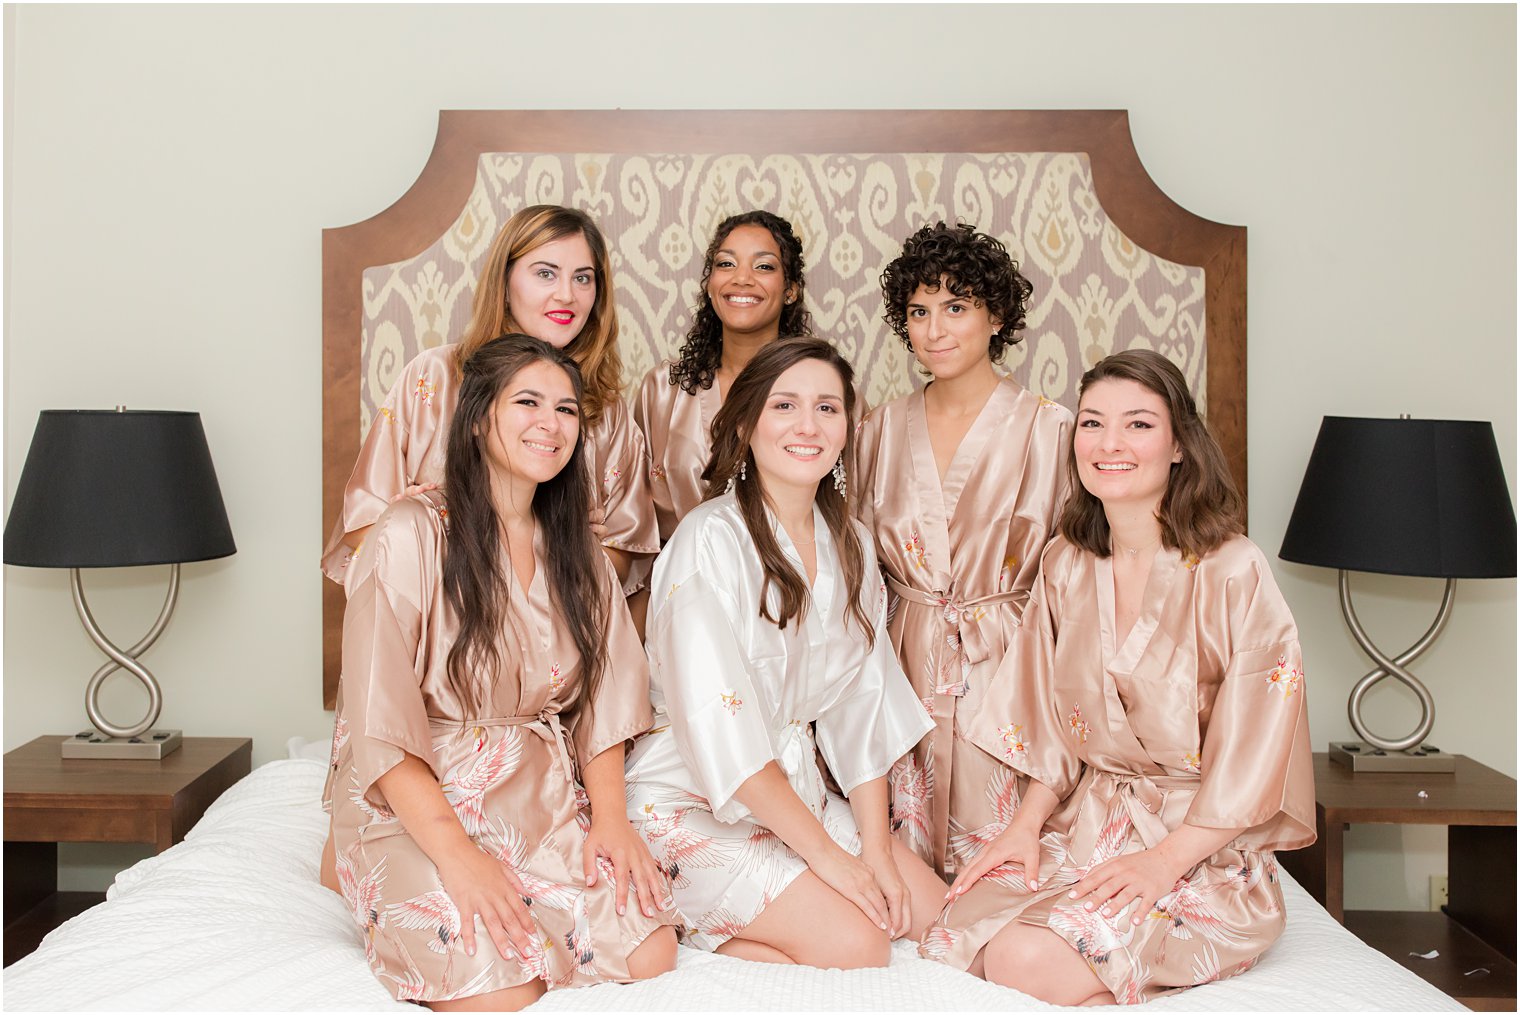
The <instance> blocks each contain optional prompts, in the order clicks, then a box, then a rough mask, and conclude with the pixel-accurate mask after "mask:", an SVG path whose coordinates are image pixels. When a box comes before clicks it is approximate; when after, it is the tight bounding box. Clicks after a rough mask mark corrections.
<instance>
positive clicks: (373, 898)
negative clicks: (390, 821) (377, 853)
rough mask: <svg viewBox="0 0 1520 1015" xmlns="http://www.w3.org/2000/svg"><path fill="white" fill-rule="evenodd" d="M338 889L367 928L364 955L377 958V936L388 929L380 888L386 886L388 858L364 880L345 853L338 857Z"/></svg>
mask: <svg viewBox="0 0 1520 1015" xmlns="http://www.w3.org/2000/svg"><path fill="white" fill-rule="evenodd" d="M337 861H338V862H337V868H338V887H339V888H340V889H342V891H343V898H344V900H345V901H347V902H348V907H349V909H351V910H353V914H354V919H355V920H356V921H358V923H359V926H361V927H363V928H364V955H365V957H366V958H369V959H373V958H374V957H375V932H376V931H377V930H380V929H381V928H383V927H384V926H385V914H384V913H382V912H381V911H380V887H381V886H382V885H384V884H385V857H381V858H380V862H379V863H377V864H375V869H374V870H372V871H370V872H369V873H368V874H366V875H364V877H362V878H361V877H359V876H358V872H357V871H355V870H354V864H353V861H352V860H350V859H349V858H348V857H347V856H344V855H343V854H342V853H339V854H338V857H337Z"/></svg>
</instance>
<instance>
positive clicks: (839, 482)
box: [834, 454, 849, 497]
mask: <svg viewBox="0 0 1520 1015" xmlns="http://www.w3.org/2000/svg"><path fill="white" fill-rule="evenodd" d="M845 480H846V476H845V471H844V455H843V454H841V455H840V456H839V459H838V460H837V461H836V462H834V489H835V490H838V491H839V496H841V497H843V496H845V491H846V490H848V489H849V484H848V483H847V482H846V481H845Z"/></svg>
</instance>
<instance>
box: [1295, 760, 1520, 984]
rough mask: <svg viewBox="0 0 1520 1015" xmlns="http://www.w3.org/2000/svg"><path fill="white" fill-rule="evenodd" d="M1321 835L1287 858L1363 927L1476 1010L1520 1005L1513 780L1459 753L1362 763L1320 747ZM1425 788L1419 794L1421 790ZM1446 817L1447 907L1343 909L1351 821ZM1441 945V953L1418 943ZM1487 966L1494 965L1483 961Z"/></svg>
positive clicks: (1318, 893)
mask: <svg viewBox="0 0 1520 1015" xmlns="http://www.w3.org/2000/svg"><path fill="white" fill-rule="evenodd" d="M1314 789H1315V798H1316V799H1315V803H1316V806H1315V811H1316V817H1317V824H1318V826H1319V829H1318V830H1319V840H1318V841H1317V842H1315V844H1314V845H1312V846H1310V847H1308V848H1307V849H1301V850H1297V851H1295V852H1292V853H1279V854H1278V859H1279V860H1281V861H1282V864H1283V866H1284V867H1286V868H1287V870H1288V872H1289V873H1290V874H1292V875H1293V877H1294V878H1296V879H1297V880H1298V882H1299V884H1301V885H1303V886H1304V888H1305V889H1307V890H1308V892H1309V894H1310V895H1313V896H1314V898H1315V899H1316V900H1318V901H1319V903H1320V904H1321V905H1322V906H1324V907H1325V908H1326V909H1327V910H1329V911H1330V915H1331V916H1333V917H1335V918H1336V919H1337V920H1339V921H1341V923H1343V924H1345V926H1346V929H1348V930H1350V931H1351V932H1352V933H1354V934H1355V935H1356V936H1357V937H1359V938H1361V939H1362V940H1363V941H1365V942H1366V943H1367V944H1369V945H1371V946H1372V947H1374V948H1376V949H1377V950H1378V951H1380V952H1382V953H1383V954H1384V955H1387V956H1388V957H1389V958H1391V959H1393V960H1394V961H1395V962H1397V963H1398V964H1399V965H1401V966H1403V967H1404V968H1406V969H1408V970H1410V971H1411V972H1413V973H1415V974H1416V975H1418V976H1420V977H1421V978H1423V979H1424V980H1426V981H1427V982H1429V983H1431V984H1433V985H1434V986H1436V987H1438V988H1440V989H1441V990H1444V991H1445V992H1446V993H1448V994H1450V995H1452V996H1453V997H1455V998H1456V999H1457V1000H1459V1001H1461V1002H1462V1003H1463V1004H1465V1005H1467V1006H1468V1007H1469V1008H1473V1009H1475V1010H1478V1011H1506V1010H1508V1011H1513V1010H1514V1009H1515V780H1513V779H1511V778H1510V777H1509V776H1507V775H1503V774H1501V773H1499V772H1496V771H1494V770H1493V769H1491V768H1489V767H1487V766H1486V765H1480V764H1478V763H1477V762H1476V761H1473V760H1472V759H1471V758H1466V757H1462V756H1461V755H1458V756H1457V759H1456V771H1455V772H1435V773H1429V774H1426V773H1417V772H1355V773H1353V772H1352V771H1351V770H1350V769H1349V768H1346V767H1344V766H1341V765H1336V764H1333V763H1331V761H1330V758H1329V755H1327V754H1316V755H1315V756H1314ZM1422 792H1423V793H1424V794H1425V795H1424V796H1421V795H1420V794H1421V793H1422ZM1364 823H1371V824H1388V825H1445V826H1447V861H1446V862H1447V871H1448V884H1449V892H1448V899H1449V901H1448V903H1447V905H1446V906H1445V907H1444V909H1443V910H1442V912H1439V913H1426V912H1383V911H1378V910H1364V911H1360V912H1349V913H1348V912H1346V911H1345V882H1344V868H1343V864H1344V860H1345V854H1344V845H1345V831H1346V826H1347V825H1350V824H1364ZM1432 948H1434V949H1436V950H1438V951H1439V952H1440V953H1441V954H1440V957H1439V958H1436V959H1420V958H1415V957H1413V956H1411V955H1410V954H1409V953H1410V952H1422V953H1423V952H1426V951H1428V950H1429V949H1432ZM1483 969H1486V970H1488V971H1487V972H1486V973H1482V972H1475V970H1483Z"/></svg>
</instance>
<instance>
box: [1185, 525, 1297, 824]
mask: <svg viewBox="0 0 1520 1015" xmlns="http://www.w3.org/2000/svg"><path fill="white" fill-rule="evenodd" d="M1221 550H1223V551H1229V553H1230V556H1231V557H1233V558H1239V559H1238V561H1228V562H1226V561H1221V563H1228V564H1229V565H1230V566H1228V567H1227V569H1226V571H1227V576H1226V577H1225V578H1224V589H1223V595H1222V596H1213V598H1215V599H1216V600H1222V603H1223V609H1222V610H1221V614H1222V616H1221V619H1222V620H1224V619H1227V622H1228V624H1229V641H1228V649H1229V655H1228V662H1227V664H1226V666H1225V670H1224V674H1223V676H1222V677H1221V678H1220V680H1219V682H1218V684H1217V686H1214V687H1212V688H1211V687H1207V686H1206V685H1205V682H1204V680H1203V679H1202V677H1203V674H1202V673H1200V675H1199V676H1200V680H1199V711H1200V714H1199V723H1200V725H1204V724H1206V729H1205V731H1204V733H1203V751H1202V755H1203V756H1202V766H1203V772H1202V785H1201V786H1200V788H1199V790H1198V794H1197V796H1196V797H1194V799H1193V803H1192V806H1191V807H1190V808H1189V810H1188V814H1187V818H1186V820H1187V822H1188V823H1189V824H1192V825H1201V826H1203V827H1206V828H1242V829H1246V831H1244V832H1242V833H1241V835H1240V836H1238V837H1237V838H1236V840H1235V844H1236V846H1237V847H1239V848H1243V849H1257V850H1279V849H1298V848H1300V847H1303V846H1307V845H1309V844H1310V843H1311V842H1313V841H1314V838H1315V828H1314V768H1313V759H1312V757H1311V748H1310V745H1309V709H1308V704H1307V702H1306V701H1305V691H1304V671H1303V662H1302V655H1301V653H1300V650H1299V644H1298V629H1297V627H1296V625H1295V624H1294V622H1293V614H1292V613H1291V612H1289V610H1288V604H1287V603H1286V602H1285V601H1284V600H1283V597H1282V593H1281V592H1279V591H1278V588H1277V583H1276V581H1274V580H1273V578H1272V572H1271V569H1270V567H1269V566H1268V564H1267V561H1266V559H1265V558H1264V557H1263V556H1262V554H1261V551H1260V550H1258V549H1257V548H1256V547H1255V545H1254V544H1252V543H1250V542H1249V541H1248V540H1246V539H1244V538H1238V539H1236V540H1232V541H1231V543H1229V544H1226V546H1225V547H1223V548H1221ZM1210 563H1212V562H1211V561H1208V560H1205V562H1204V566H1205V567H1207V566H1208V564H1210ZM1211 584H1212V583H1211ZM1201 591H1205V592H1207V593H1210V594H1212V593H1213V589H1212V588H1211V589H1209V590H1201ZM1210 690H1212V691H1213V696H1212V701H1209V700H1208V692H1209V691H1210Z"/></svg>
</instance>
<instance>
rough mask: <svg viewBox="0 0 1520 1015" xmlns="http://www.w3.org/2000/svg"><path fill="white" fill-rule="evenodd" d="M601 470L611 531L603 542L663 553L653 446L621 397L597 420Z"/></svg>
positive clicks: (600, 492)
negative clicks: (651, 479)
mask: <svg viewBox="0 0 1520 1015" xmlns="http://www.w3.org/2000/svg"><path fill="white" fill-rule="evenodd" d="M596 440H597V444H598V447H597V453H596V456H595V460H596V461H597V463H598V464H599V465H600V475H597V476H596V477H594V479H595V483H596V487H595V489H596V490H597V491H598V495H599V497H600V498H601V504H602V510H603V512H604V513H605V518H604V520H603V523H602V524H603V525H604V526H605V528H606V530H607V534H606V536H604V537H603V539H602V543H603V545H605V546H610V547H612V548H613V549H616V550H624V551H626V552H628V553H638V554H648V553H659V552H660V526H659V522H658V520H657V519H656V517H655V513H654V494H653V493H652V492H651V491H650V486H649V450H648V447H647V446H646V444H645V442H644V435H643V433H642V432H641V431H640V430H639V428H638V427H636V426H634V424H633V417H632V415H631V414H630V413H629V411H628V407H627V406H625V405H624V404H623V403H622V401H621V400H617V401H613V402H609V403H608V404H607V406H606V408H605V409H603V410H602V418H601V420H600V421H599V423H598V425H597V436H596Z"/></svg>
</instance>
